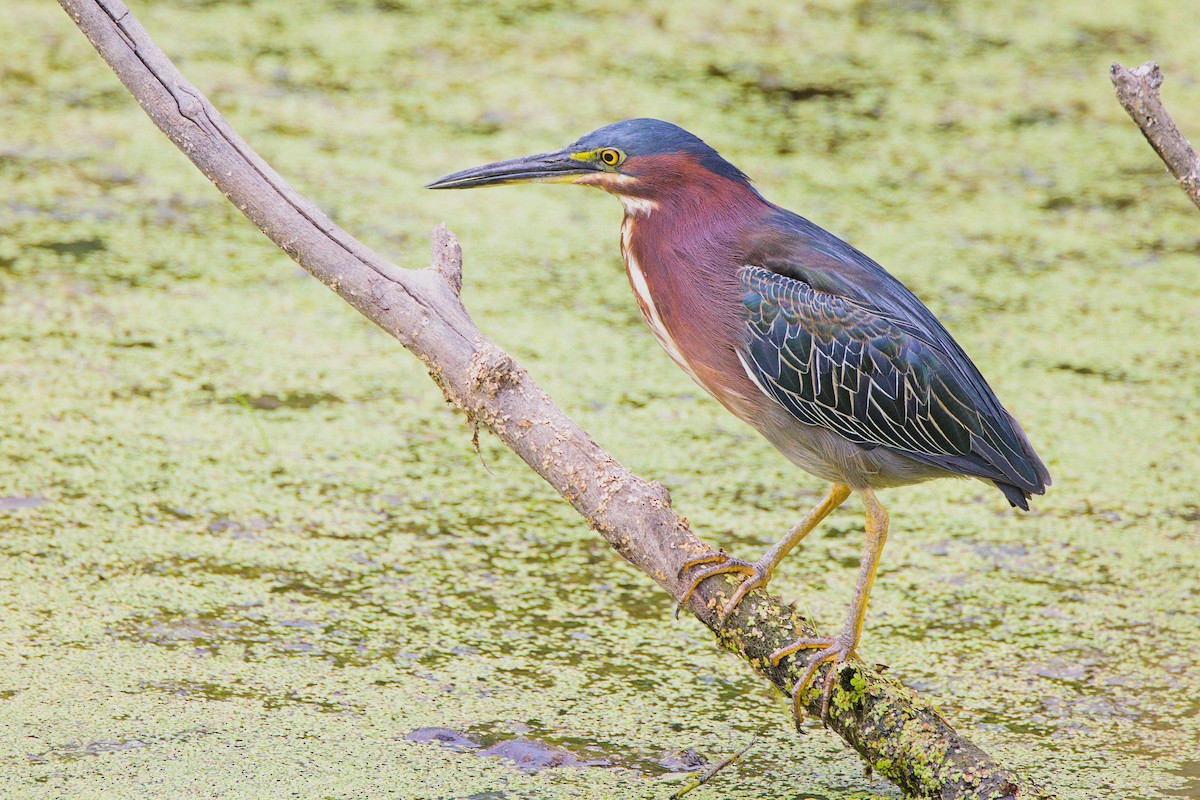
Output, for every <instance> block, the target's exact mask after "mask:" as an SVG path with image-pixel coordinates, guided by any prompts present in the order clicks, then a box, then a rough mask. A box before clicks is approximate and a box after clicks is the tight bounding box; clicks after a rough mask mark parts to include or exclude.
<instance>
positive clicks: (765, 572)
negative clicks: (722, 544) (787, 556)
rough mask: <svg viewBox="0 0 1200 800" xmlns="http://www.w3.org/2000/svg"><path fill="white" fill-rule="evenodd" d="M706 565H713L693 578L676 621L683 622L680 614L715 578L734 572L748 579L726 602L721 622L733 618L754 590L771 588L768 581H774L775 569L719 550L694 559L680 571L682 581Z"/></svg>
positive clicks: (721, 613) (719, 617) (679, 607)
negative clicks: (692, 598) (705, 585)
mask: <svg viewBox="0 0 1200 800" xmlns="http://www.w3.org/2000/svg"><path fill="white" fill-rule="evenodd" d="M704 564H710V565H711V566H707V567H705V568H704V569H702V570H700V571H699V572H697V573H696V575H695V576H694V577H693V578H692V583H691V585H689V586H688V590H687V591H686V592H684V593H683V599H682V600H680V601H679V605H677V606H676V607H675V618H676V619H678V618H679V611H680V609H682V608H683V607H684V605H685V604H686V603H687V601H688V600H689V599H690V598H691V596H692V593H693V592H695V591H696V589H697V588H699V586H700V584H702V583H704V581H706V580H708V579H709V578H711V577H713V576H715V575H726V574H728V573H731V572H740V573H742V574H743V575H745V576H746V579H745V580H743V581H742V582H741V583H740V584H739V585H738V587H737V589H735V590H734V592H733V595H732V596H731V597H730V598H729V600H728V601H726V603H725V605H724V606H723V607H722V608H721V611H720V614H719V616H718V619H719V620H720V621H721V622H724V621H725V619H727V618H728V617H729V615H730V614H731V613H733V610H734V609H735V608H737V606H738V603H740V602H742V598H744V597H745V596H746V595H747V594H749V593H750V591H751V590H753V589H758V588H761V587H764V586H766V585H767V581H769V580H771V569H770V567H768V566H767V565H766V564H764V563H763V562H761V561H743V560H742V559H740V558H734V557H733V556H731V555H729V554H727V553H726V552H725V551H724V550H719V551H717V552H715V553H706V554H705V555H702V556H698V557H696V558H693V559H691V560H690V561H688V562H687V563H686V564H684V565H683V566H682V567H680V569H679V575H680V577H682V576H683V574H684V573H686V572H687V571H688V570H690V569H692V568H693V567H699V566H701V565H704Z"/></svg>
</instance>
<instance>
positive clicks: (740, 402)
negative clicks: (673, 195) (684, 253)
mask: <svg viewBox="0 0 1200 800" xmlns="http://www.w3.org/2000/svg"><path fill="white" fill-rule="evenodd" d="M649 223H650V221H649V220H647V219H646V218H645V217H641V218H637V219H636V220H635V219H634V218H633V216H632V215H629V216H626V218H625V222H624V223H623V224H622V226H621V254H622V256H623V257H624V260H625V271H626V273H627V274H628V276H629V285H630V286H631V287H632V288H633V294H634V297H635V298H636V299H637V303H638V308H639V309H640V310H641V312H642V318H643V319H645V320H646V324H647V325H648V326H649V327H650V330H651V331H652V332H653V333H654V338H655V339H657V340H658V343H659V345H661V346H662V348H663V350H665V351H666V352H667V355H669V356H670V357H671V360H672V361H674V362H675V363H676V364H678V365H679V367H680V368H681V369H682V370H683V371H684V372H686V373H687V374H688V375H689V376H690V377H691V378H692V380H694V381H695V382H696V383H698V384H699V385H700V386H701V387H702V388H703V389H705V390H706V391H707V392H708V393H709V394H711V395H713V397H715V398H716V399H717V400H718V401H720V402H721V404H722V405H724V406H726V407H727V408H729V409H730V410H731V411H733V412H734V413H735V414H737V415H738V416H740V417H743V418H745V417H747V416H748V415H753V411H752V409H750V408H748V407H746V406H747V403H748V402H750V403H751V405H754V406H757V405H758V400H759V399H760V398H761V397H762V395H761V393H760V392H758V391H757V390H755V389H754V387H753V385H752V384H750V382H749V381H748V380H747V379H746V377H745V372H744V370H742V369H741V366H740V364H739V363H738V361H737V355H736V347H735V345H736V342H737V341H738V337H737V329H738V320H737V319H736V313H735V308H734V304H733V300H734V299H735V298H734V297H725V296H724V295H725V294H728V293H727V292H722V291H721V288H720V287H719V286H718V285H717V284H719V283H720V281H718V280H714V279H713V278H712V276H704V275H702V274H701V271H700V269H699V268H698V265H697V264H692V263H678V264H675V263H671V264H668V263H666V260H665V253H668V252H669V253H671V254H672V255H673V256H679V255H680V254H679V253H678V252H677V251H676V250H675V248H670V249H655V248H653V247H648V246H646V242H644V241H642V242H640V243H639V244H640V245H641V246H636V245H635V242H634V237H635V234H634V230H635V226H640V225H646V224H649ZM639 233H641V234H644V233H645V231H639ZM682 260H684V261H686V260H687V259H686V257H684V258H683V259H682Z"/></svg>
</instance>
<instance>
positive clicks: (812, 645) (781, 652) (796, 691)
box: [768, 635, 858, 723]
mask: <svg viewBox="0 0 1200 800" xmlns="http://www.w3.org/2000/svg"><path fill="white" fill-rule="evenodd" d="M857 645H858V642H856V641H855V640H854V638H853V637H850V636H845V635H843V636H839V637H836V638H830V637H818V638H812V639H797V640H796V641H794V642H792V643H791V644H789V645H787V646H786V647H781V648H779V649H778V650H776V651H775V652H774V653H771V655H770V656H768V658H769V660H770V662H771V666H773V667H777V666H779V662H780V661H782V660H783V659H785V658H787V657H788V656H790V655H792V654H793V653H798V652H800V651H801V650H819V652H817V653H816V654H815V655H813V656H812V658H811V659H809V662H808V666H807V667H806V668H805V670H804V674H803V675H801V676H800V680H798V681H796V685H795V686H794V687H793V688H792V706H793V708H794V710H795V713H796V722H797V723H799V722H800V721H802V720H803V719H804V712H803V710H802V709H803V707H804V694H805V692H807V691H808V688H809V687H810V686H811V685H812V682H813V679H814V678H815V677H816V675H817V669H818V668H820V666H821V665H822V664H826V663H830V662H832V663H830V667H829V670H828V672H826V673H825V680H824V685H823V686H822V687H821V722H822V723H826V722H828V721H829V701H830V698H831V697H832V696H833V678H834V676H835V675H837V672H838V668H839V667H841V665H842V664H843V663H844V662H845V661H846V659H848V658H850V657H851V656H853V655H854V648H855V647H856V646H857Z"/></svg>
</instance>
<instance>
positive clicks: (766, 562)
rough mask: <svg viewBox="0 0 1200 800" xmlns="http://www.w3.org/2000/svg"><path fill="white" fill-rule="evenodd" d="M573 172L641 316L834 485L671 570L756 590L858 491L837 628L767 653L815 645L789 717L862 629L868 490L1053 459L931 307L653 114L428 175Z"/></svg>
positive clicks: (713, 389) (878, 545) (752, 420)
mask: <svg viewBox="0 0 1200 800" xmlns="http://www.w3.org/2000/svg"><path fill="white" fill-rule="evenodd" d="M534 182H542V183H577V184H583V185H585V186H595V187H596V188H598V189H603V190H604V191H606V192H608V193H609V194H613V195H616V197H617V199H618V200H620V201H621V203H622V205H624V207H625V219H624V221H623V222H622V224H621V254H622V256H623V257H624V260H625V268H626V271H627V272H628V275H629V282H630V284H631V285H632V287H633V292H634V295H635V296H636V297H637V302H638V306H639V307H640V308H641V311H642V316H643V317H645V319H646V322H647V324H649V326H650V329H651V330H652V331H653V332H654V335H655V337H656V338H657V339H658V342H659V344H660V345H662V347H663V349H665V350H666V351H667V353H668V354H669V355H670V357H671V358H672V359H673V360H674V361H675V363H676V364H678V365H679V366H680V367H681V368H682V369H683V370H684V372H686V373H687V374H688V375H690V376H691V377H692V378H693V379H694V380H695V381H696V383H698V384H700V385H701V386H702V387H704V389H705V390H707V391H708V392H709V394H711V395H712V396H713V397H714V398H716V400H717V401H718V402H719V403H721V405H723V406H725V408H727V409H728V410H729V411H731V412H733V414H734V415H736V416H737V417H739V418H740V419H742V420H744V421H745V422H747V423H749V424H750V426H751V427H753V428H754V429H755V430H757V431H758V432H759V433H761V434H762V435H763V436H765V437H766V438H767V440H768V441H769V442H771V444H773V445H775V447H776V448H778V449H779V450H780V451H781V452H782V453H783V454H784V455H785V456H786V457H787V458H788V459H789V460H791V461H792V462H793V463H795V464H796V465H797V466H799V467H800V468H802V469H804V470H807V471H808V472H810V473H812V474H813V475H816V476H818V477H820V478H823V479H825V480H827V481H829V482H830V483H832V487H831V488H830V490H829V492H828V493H827V494H826V495H825V497H824V499H823V500H821V502H820V503H819V504H818V505H817V506H816V507H815V508H814V509H812V511H810V512H808V515H807V516H806V517H804V519H803V520H801V522H800V523H799V524H798V525H796V526H795V527H794V528H792V529H791V530H790V531H788V533H787V534H786V535H785V536H784V537H783V538H782V539H780V540H779V541H778V542H777V543H776V544H775V545H774V546H773V547H771V548H769V549H768V550H767V552H766V553H765V554H764V555H763V557H762V558H760V559H759V560H758V561H753V562H751V561H743V560H742V559H738V558H733V557H732V556H729V555H727V554H725V552H724V551H720V552H711V553H708V554H706V555H702V556H700V557H698V558H695V559H692V560H690V561H688V562H687V563H686V564H685V565H684V567H683V569H682V570H681V572H680V576H681V577H682V576H683V575H685V574H688V573H690V572H691V570H695V572H694V573H691V575H692V580H691V583H690V586H689V588H688V590H687V593H686V594H685V595H684V598H683V600H682V601H681V605H682V603H683V602H686V601H687V598H688V597H690V596H691V594H692V592H693V591H695V589H696V587H697V586H699V585H700V583H701V582H702V581H704V580H706V579H708V578H711V577H714V576H717V575H723V574H726V573H742V574H744V575H745V576H746V577H745V578H744V579H743V581H742V582H741V583H740V585H739V586H738V587H737V589H736V590H735V591H734V592H733V594H732V596H731V597H730V598H729V600H728V601H727V602H726V603H725V605H724V607H723V608H722V609H721V610H720V612H719V618H720V619H722V620H723V619H726V618H728V615H729V614H730V612H732V611H733V609H734V608H736V607H737V605H738V603H740V602H741V600H742V598H744V597H745V596H746V594H747V593H748V592H749V591H751V590H752V589H755V588H759V587H764V586H766V584H767V582H768V581H769V580H770V579H771V575H772V573H773V571H774V570H775V567H776V566H778V565H779V563H780V561H782V560H783V558H784V557H785V556H786V555H787V554H788V553H789V552H790V551H791V550H792V549H793V548H794V547H796V545H798V544H799V543H800V541H801V540H802V539H803V538H804V537H805V536H806V535H808V533H809V532H810V531H811V530H813V528H815V527H816V526H817V525H818V524H819V523H820V522H821V520H822V519H824V518H825V517H826V516H827V515H828V514H829V513H830V512H831V511H833V510H834V509H835V508H837V507H838V506H839V505H840V504H841V503H842V502H843V501H844V500H846V498H847V497H849V496H850V493H851V492H857V493H858V494H859V496H860V497H861V498H862V500H863V504H864V505H865V507H866V546H865V548H864V552H863V556H862V562H861V565H860V568H859V574H858V580H857V583H856V585H855V589H854V597H853V600H852V602H851V604H850V613H849V615H848V616H847V619H846V622H845V625H844V627H843V628H842V630H841V633H840V634H839V635H837V636H834V637H820V638H803V639H799V640H797V641H795V642H793V643H791V644H789V645H788V646H786V647H783V648H781V649H779V650H777V651H775V652H774V653H773V654H771V657H770V658H771V662H772V664H776V665H777V664H778V663H779V662H780V661H781V660H782V659H783V658H785V657H786V656H789V655H792V654H794V653H797V652H799V651H801V650H810V649H815V650H818V651H819V652H817V653H816V654H815V656H814V657H812V658H811V659H810V660H809V662H808V665H807V667H806V670H805V672H804V674H803V675H802V676H801V678H800V680H799V681H797V682H796V684H795V688H794V689H793V693H792V695H793V702H794V705H795V709H796V713H797V716H799V714H800V708H801V701H802V698H803V695H804V692H805V690H806V688H807V687H808V686H809V685H810V684H811V683H812V681H813V679H814V676H815V675H816V671H817V669H818V668H819V667H820V665H822V664H825V663H829V662H832V663H831V666H830V669H829V670H828V673H827V675H826V678H825V684H824V687H823V701H822V709H823V711H822V716H823V717H825V716H827V714H828V709H829V698H830V692H831V689H832V679H833V676H834V674H835V673H836V672H837V669H838V667H839V666H840V664H841V663H842V662H843V661H845V660H846V659H847V658H848V657H850V656H851V655H852V654H853V653H854V650H855V648H856V647H857V645H858V641H859V637H860V636H861V634H862V627H863V617H864V615H865V613H866V610H867V598H868V596H869V595H870V593H871V585H872V583H873V582H874V579H875V571H876V567H877V566H878V564H879V557H880V554H881V552H882V551H883V545H884V540H885V539H886V537H887V530H888V515H887V512H886V511H885V510H884V508H883V505H882V504H881V503H880V502H879V499H878V498H877V497H876V495H875V490H876V489H883V488H889V487H893V486H902V485H906V484H911V483H918V482H920V481H926V480H930V479H932V478H944V477H951V476H960V477H971V478H978V479H980V480H983V481H990V482H991V483H993V484H995V485H996V487H997V488H999V489H1000V491H1001V492H1003V493H1004V496H1005V497H1006V498H1008V501H1009V502H1010V503H1011V504H1012V505H1014V506H1019V507H1020V508H1022V509H1025V510H1028V508H1029V498H1030V495H1032V494H1042V493H1044V492H1045V490H1046V487H1047V486H1048V485H1049V484H1050V473H1049V472H1048V470H1047V469H1046V466H1045V464H1043V463H1042V461H1041V459H1040V458H1038V456H1037V454H1036V453H1035V452H1034V450H1033V447H1032V446H1031V445H1030V443H1029V439H1028V438H1027V437H1026V436H1025V433H1024V431H1022V430H1021V426H1020V425H1019V424H1018V423H1017V421H1016V420H1015V419H1014V418H1013V417H1012V415H1011V414H1009V413H1008V412H1007V411H1006V410H1005V409H1004V407H1003V406H1001V405H1000V401H999V400H997V399H996V395H995V394H994V393H993V392H992V389H991V387H989V386H988V384H987V381H985V380H984V378H983V375H981V374H980V372H979V370H978V369H977V368H976V366H975V365H974V364H973V363H972V362H971V359H970V358H968V357H967V354H966V353H964V352H963V350H962V348H961V347H959V345H958V343H957V342H955V341H954V339H953V338H952V337H951V336H950V334H949V333H948V332H947V331H946V329H945V328H944V327H942V325H941V323H940V322H938V320H937V318H935V317H934V315H933V313H932V312H930V311H929V309H927V308H926V307H925V306H924V305H923V304H922V303H921V301H920V300H918V299H917V298H916V296H915V295H913V293H912V292H910V291H909V290H908V289H907V288H906V287H905V286H904V285H903V284H902V283H900V281H898V280H897V279H896V278H894V277H892V276H891V275H890V274H888V273H887V272H886V271H884V269H883V268H882V267H880V266H879V265H878V264H876V263H875V262H874V261H872V260H871V259H870V258H868V257H867V256H865V255H863V254H862V253H860V252H859V251H858V250H855V249H854V248H853V247H851V246H850V245H848V244H846V243H845V242H843V241H842V240H841V239H839V238H837V237H836V236H834V235H833V234H831V233H829V232H828V231H825V230H822V229H821V228H819V227H817V226H816V225H814V224H813V223H811V222H809V221H808V220H807V219H805V218H803V217H801V216H799V215H797V214H793V213H792V212H791V211H788V210H786V209H783V208H780V207H779V206H777V205H774V204H772V203H770V202H768V201H767V200H766V199H764V198H763V197H762V195H760V194H759V193H758V191H756V190H755V189H754V187H753V186H751V183H750V180H749V178H747V177H746V175H745V174H744V173H743V172H742V171H741V170H739V169H738V168H737V167H735V166H733V165H732V164H730V163H729V162H728V161H726V160H725V159H723V158H721V156H720V155H718V154H717V152H716V151H715V150H713V149H712V148H711V147H709V146H708V145H706V144H705V143H704V142H702V141H701V140H700V139H698V138H697V137H695V136H693V135H692V134H690V133H688V132H687V131H685V130H683V129H682V128H679V127H677V126H675V125H672V124H670V123H667V122H661V121H659V120H653V119H633V120H626V121H624V122H617V123H615V124H612V125H608V126H606V127H603V128H600V129H599V130H597V131H595V132H593V133H589V134H588V135H587V136H584V137H583V138H582V139H580V140H579V141H577V142H575V143H574V144H572V145H570V146H569V147H566V148H564V149H562V150H559V151H557V152H553V153H544V154H541V155H535V156H529V157H526V158H518V159H514V160H512V161H503V162H499V163H495V164H488V165H486V166H482V167H476V168H474V169H468V170H464V171H462V172H456V173H454V174H453V175H448V176H446V177H445V178H442V179H441V180H438V181H436V182H434V183H432V184H430V185H429V188H431V189H467V188H473V187H478V186H499V185H503V184H512V183H534Z"/></svg>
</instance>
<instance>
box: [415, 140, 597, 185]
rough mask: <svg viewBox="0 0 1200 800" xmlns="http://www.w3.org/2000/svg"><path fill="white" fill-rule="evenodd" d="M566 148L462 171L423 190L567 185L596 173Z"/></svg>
mask: <svg viewBox="0 0 1200 800" xmlns="http://www.w3.org/2000/svg"><path fill="white" fill-rule="evenodd" d="M577 155H578V153H577V152H576V151H573V150H571V149H570V148H567V149H565V150H559V151H558V152H555V153H542V154H540V155H536V156H526V157H525V158H514V159H513V160H512V161H499V162H497V163H495V164H485V165H484V166H482V167H474V168H472V169H464V170H463V171H462V172H456V173H454V174H453V175H447V176H446V177H444V178H440V179H438V180H436V181H434V182H433V183H431V184H429V185H428V186H426V187H425V188H426V189H474V188H476V187H478V186H504V185H506V184H510V183H571V182H573V181H574V180H575V179H576V178H578V177H579V176H580V175H589V174H591V173H593V172H598V171H600V169H601V168H600V167H599V166H597V165H596V164H595V162H593V161H591V160H590V159H588V160H581V159H579V158H576V156H577Z"/></svg>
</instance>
